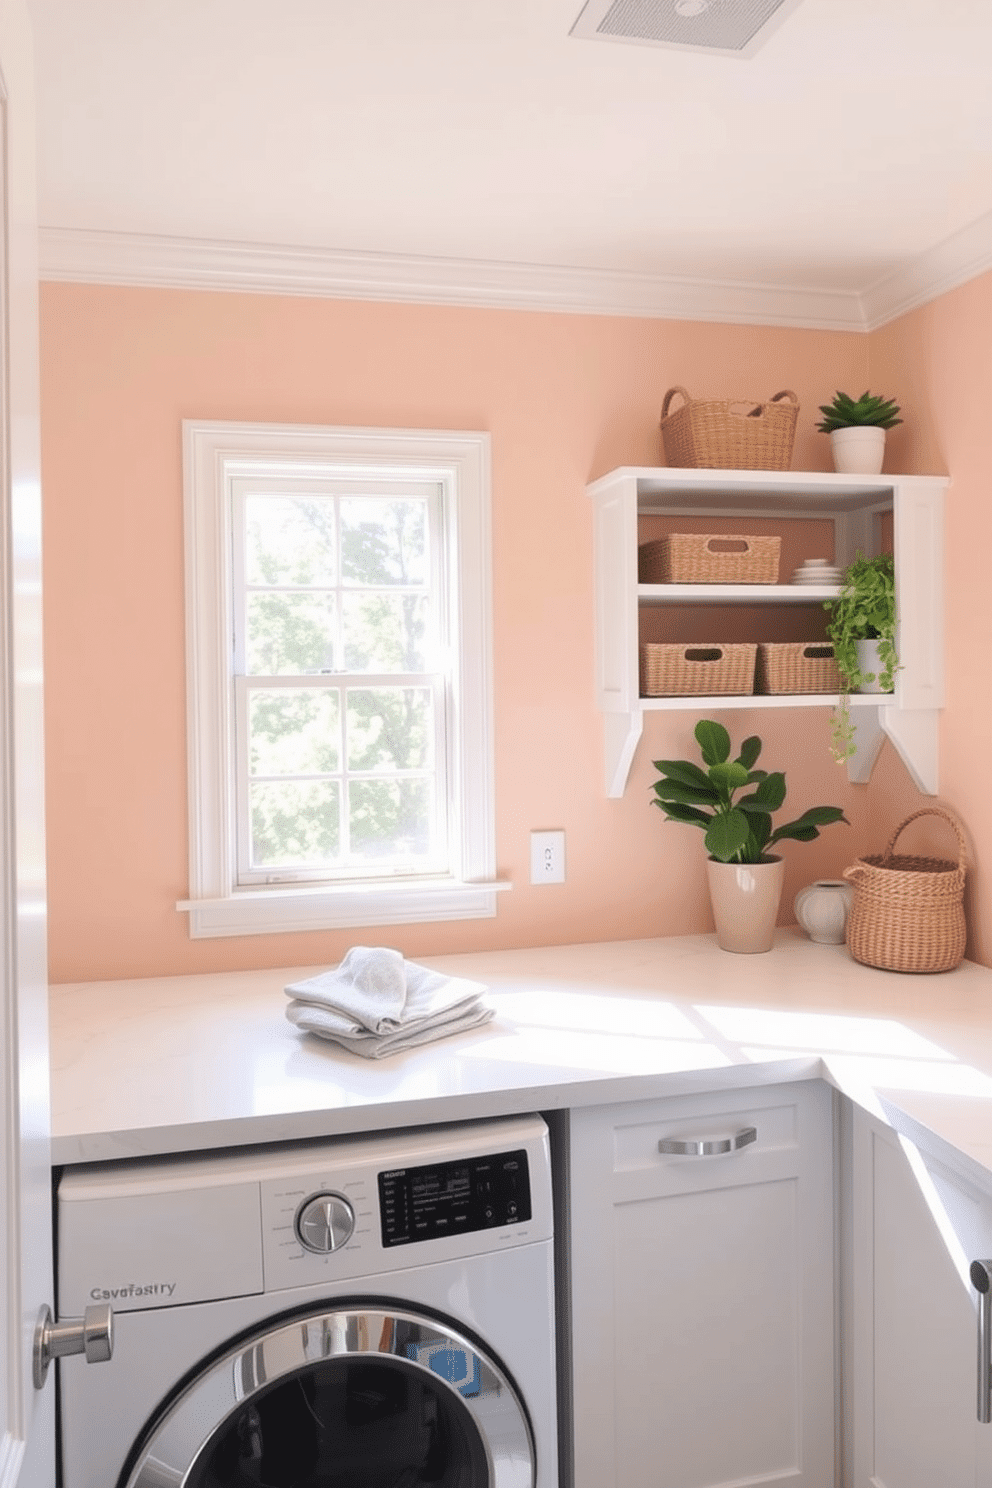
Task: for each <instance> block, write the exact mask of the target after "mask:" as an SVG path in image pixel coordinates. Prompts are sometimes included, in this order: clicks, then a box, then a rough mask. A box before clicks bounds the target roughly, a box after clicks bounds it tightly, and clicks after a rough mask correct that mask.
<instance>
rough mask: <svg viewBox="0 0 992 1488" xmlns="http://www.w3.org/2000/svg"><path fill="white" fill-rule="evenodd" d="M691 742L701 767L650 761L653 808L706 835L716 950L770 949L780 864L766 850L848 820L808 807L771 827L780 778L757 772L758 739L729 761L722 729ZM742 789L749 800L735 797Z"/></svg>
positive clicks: (704, 725)
mask: <svg viewBox="0 0 992 1488" xmlns="http://www.w3.org/2000/svg"><path fill="white" fill-rule="evenodd" d="M695 736H696V742H697V744H698V745H699V748H700V751H701V753H702V757H703V765H704V766H705V767H706V768H705V769H701V768H700V766H699V765H697V764H694V763H693V762H692V761H691V760H655V762H654V767H655V769H656V770H658V771H660V773H661V776H662V778H661V779H660V780H658V781H656V782H655V784H654V786H653V787H652V789H653V790H654V801H653V803H652V804H653V805H655V806H657V807H658V808H659V809H660V810H661V811H663V812H664V813H665V815H666V816H667V817H668V819H669V821H676V822H686V823H687V824H688V825H689V826H693V827H699V828H700V829H701V830H702V831H703V832H705V834H706V838H705V841H706V847H707V849H708V851H709V855H710V856H709V860H708V861H707V864H706V869H707V874H708V877H709V888H710V902H711V904H712V906H713V918H714V920H715V922H716V936H717V943H718V944H719V946H720V947H721V949H722V950H725V951H738V952H743V953H751V952H755V951H770V950H771V948H772V943H773V941H774V937H775V921H776V919H777V918H778V906H779V900H780V899H781V896H782V882H783V878H784V872H785V865H784V863H783V861H782V859H781V858H780V857H778V856H777V855H776V854H775V853H772V852H769V849H770V848H771V847H774V846H775V844H776V843H777V842H782V841H784V840H786V839H788V838H791V839H792V840H793V841H795V842H812V841H813V839H814V837H819V835H820V828H821V827H824V826H828V825H829V824H830V823H831V822H837V821H844V822H846V821H847V818H846V816H845V815H844V813H843V811H842V810H841V808H840V807H839V806H811V807H810V809H809V810H808V811H804V812H803V814H802V816H800V817H797V818H796V820H795V821H791V822H787V823H785V825H784V826H780V827H776V828H774V829H773V827H772V813H773V812H775V811H777V810H778V809H779V807H780V806H781V805H782V804H783V802H784V801H785V775H784V774H783V773H782V772H781V771H773V772H771V773H770V772H769V771H767V770H756V769H755V768H754V766H755V762H756V761H757V759H758V756H759V755H760V753H761V740H760V739H759V738H758V737H757V736H756V735H755V736H753V737H752V738H750V739H745V740H744V743H743V744H742V745H741V747H740V752H739V754H738V755H737V758H736V759H733V760H732V759H731V758H730V749H731V745H730V735H729V734H728V733H727V730H726V729H725V728H724V727H723V725H722V724H719V723H717V722H716V721H715V720H714V719H711V718H703V719H701V720H700V721H699V723H697V724H696V729H695ZM743 790H747V791H748V794H747V795H739V792H740V791H743Z"/></svg>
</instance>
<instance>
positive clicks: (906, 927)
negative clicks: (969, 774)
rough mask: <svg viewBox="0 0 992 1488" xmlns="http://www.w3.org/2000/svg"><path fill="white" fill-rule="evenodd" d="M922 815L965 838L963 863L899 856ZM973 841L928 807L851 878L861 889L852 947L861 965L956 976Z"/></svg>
mask: <svg viewBox="0 0 992 1488" xmlns="http://www.w3.org/2000/svg"><path fill="white" fill-rule="evenodd" d="M918 816H938V817H940V818H941V820H942V821H945V822H946V823H947V825H948V826H949V827H950V828H951V829H952V831H953V832H954V835H955V836H956V838H957V841H958V858H957V862H954V861H953V860H952V859H950V858H921V857H907V856H903V855H896V854H895V852H894V848H895V845H896V839H897V838H898V836H899V834H900V833H901V832H902V831H903V829H904V828H905V827H908V826H909V824H910V822H911V821H915V820H916V818H917V817H918ZM964 875H965V840H964V832H963V831H962V829H961V823H960V822H959V821H958V820H957V818H956V817H954V816H952V815H951V813H950V812H949V811H945V810H943V808H942V807H940V806H924V807H922V808H921V810H919V811H914V812H913V814H912V815H911V816H907V817H906V820H905V821H904V822H902V823H900V825H899V826H898V827H896V830H895V831H894V832H893V834H892V836H891V837H890V838H889V842H888V846H887V847H886V849H885V851H884V853H882V854H881V855H875V856H872V857H866V858H859V859H858V861H857V862H856V863H854V864H853V865H852V867H850V868H845V869H844V877H845V878H846V879H849V880H850V882H851V883H853V885H854V899H853V902H852V904H851V913H850V915H849V916H848V921H847V944H848V948H849V949H850V952H851V955H852V956H853V957H854V959H855V961H860V962H862V963H863V964H864V965H865V966H878V967H880V968H881V969H882V970H883V971H912V972H924V973H926V972H936V971H953V969H954V967H955V966H957V965H958V964H959V962H960V961H961V960H962V959H963V957H964V947H965V937H966V927H965V917H964Z"/></svg>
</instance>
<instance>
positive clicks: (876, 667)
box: [854, 641, 891, 692]
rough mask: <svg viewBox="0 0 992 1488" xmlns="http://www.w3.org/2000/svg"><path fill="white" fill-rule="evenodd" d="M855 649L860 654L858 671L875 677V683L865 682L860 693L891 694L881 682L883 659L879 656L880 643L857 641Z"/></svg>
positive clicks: (860, 688)
mask: <svg viewBox="0 0 992 1488" xmlns="http://www.w3.org/2000/svg"><path fill="white" fill-rule="evenodd" d="M854 646H855V649H856V651H857V653H858V670H859V671H860V672H862V673H864V674H865V675H866V676H868V675H872V676H874V678H875V680H874V682H865V683H863V684H862V685H861V686H860V687H859V688H858V691H859V692H889V691H891V689H890V688H887V687H883V686H882V684H881V682H879V680H878V679H879V677H880V676H881V675H882V658H881V657H880V656H879V654H878V641H855V643H854Z"/></svg>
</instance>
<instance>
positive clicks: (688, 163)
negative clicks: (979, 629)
mask: <svg viewBox="0 0 992 1488" xmlns="http://www.w3.org/2000/svg"><path fill="white" fill-rule="evenodd" d="M716 3H717V4H723V3H730V0H716ZM29 4H30V9H31V13H32V16H33V18H34V22H35V30H36V54H37V73H38V128H39V141H38V143H39V155H38V160H39V165H38V170H39V215H40V221H41V224H42V228H43V233H42V262H43V271H44V272H46V273H47V274H48V276H49V277H64V278H72V277H77V278H79V277H82V278H100V277H110V278H114V277H118V278H123V279H127V278H128V277H129V274H130V276H131V277H132V278H137V279H138V280H139V281H140V279H141V272H140V271H139V266H140V264H141V263H144V264H145V266H146V279H147V278H149V275H150V281H149V282H154V280H155V273H158V274H159V277H160V278H162V280H163V282H165V279H167V278H168V274H167V273H166V269H165V268H163V264H164V263H165V261H166V259H169V260H170V262H171V269H170V270H169V272H171V273H172V275H173V277H174V278H176V279H181V278H182V277H183V273H184V272H185V273H186V274H187V276H188V277H189V279H190V282H196V269H197V266H199V270H200V277H201V282H202V281H203V274H204V273H206V275H207V281H206V282H211V281H210V274H209V272H208V267H209V265H212V266H213V270H214V275H215V278H214V281H213V282H218V283H222V282H224V277H225V275H226V276H227V279H228V280H229V281H233V278H234V277H236V276H235V266H236V265H240V268H241V270H243V271H244V272H245V273H247V272H248V269H249V266H250V264H251V263H254V264H255V265H256V267H259V266H261V268H262V269H264V266H265V265H266V264H267V265H268V268H269V271H270V274H269V282H270V283H271V284H273V285H275V286H276V287H280V286H279V283H278V281H279V278H280V276H282V277H283V278H285V277H286V276H288V277H289V279H290V280H292V278H293V276H294V272H296V271H298V275H297V277H298V278H299V282H300V285H301V287H305V286H306V285H307V284H309V285H310V287H311V288H312V289H315V290H317V292H320V290H321V286H322V285H323V288H324V290H325V292H335V291H334V284H335V282H337V283H338V284H339V287H340V284H341V282H342V275H344V277H345V278H347V279H348V282H349V283H350V284H351V285H352V291H351V292H361V288H362V285H363V283H364V285H365V287H366V289H368V288H369V287H370V286H371V287H372V288H373V290H374V288H375V286H376V284H379V285H380V286H384V285H386V281H388V282H389V284H390V285H392V290H393V297H407V298H410V297H417V294H416V290H415V288H414V289H413V290H410V289H409V286H410V285H413V286H416V284H417V283H419V284H420V286H421V293H422V294H424V293H426V294H427V295H428V297H432V298H433V297H436V298H445V295H444V293H442V292H441V288H443V285H444V284H445V283H447V284H448V285H449V288H450V286H451V285H452V284H455V283H459V282H460V283H461V285H462V290H461V298H462V299H463V300H467V299H469V300H470V299H471V298H472V295H475V296H476V302H478V298H479V295H480V294H481V295H482V298H483V300H484V299H485V285H486V284H488V285H489V295H490V298H491V299H492V300H493V302H499V300H500V295H501V293H502V296H503V299H504V300H506V299H507V297H508V296H509V299H511V300H512V299H513V295H512V294H509V291H508V289H507V286H509V285H512V286H515V293H516V298H517V301H519V302H521V303H542V302H546V303H549V304H556V303H557V304H561V303H564V302H567V301H568V300H569V298H570V297H571V300H572V301H575V302H576V303H577V304H578V302H579V301H581V299H582V296H583V295H585V296H586V298H587V299H588V298H590V296H591V298H592V299H595V298H596V295H597V294H598V295H599V297H600V299H601V300H602V303H601V304H598V305H597V304H592V303H590V304H589V305H588V306H586V308H600V309H604V308H616V309H621V310H623V309H626V310H628V311H633V310H636V309H638V307H640V308H641V309H645V308H646V309H648V310H649V312H650V308H651V303H652V302H653V303H655V305H656V313H673V309H672V307H676V308H677V306H678V305H679V304H681V305H683V306H684V307H685V308H686V309H687V310H689V311H690V312H695V311H696V310H697V309H698V307H699V305H702V304H705V303H710V304H711V305H712V306H715V307H716V310H717V314H719V307H720V306H721V305H726V306H727V307H730V308H732V307H733V306H734V305H738V306H739V307H743V309H746V307H747V306H748V305H750V306H752V307H756V310H757V312H758V318H761V317H760V307H761V306H762V305H766V306H776V305H777V306H778V308H779V311H780V313H778V314H777V315H776V314H771V313H769V314H768V315H766V316H765V318H771V319H775V318H778V319H782V320H786V321H788V320H790V319H791V320H792V321H794V322H795V323H800V322H802V321H803V320H804V319H805V320H806V321H808V322H817V321H819V322H820V323H834V322H835V323H838V324H840V323H843V322H844V321H845V320H850V321H851V322H852V323H856V322H860V323H866V322H870V321H871V319H872V315H873V314H874V316H875V318H876V319H877V318H878V317H879V316H880V315H882V316H884V313H885V309H886V305H887V304H888V302H889V301H891V302H892V305H897V304H898V305H902V304H903V303H907V304H908V303H910V302H911V301H912V300H913V297H914V295H915V297H916V299H919V298H920V297H925V295H926V294H927V293H929V292H933V290H934V287H936V288H941V287H943V286H944V284H945V283H948V282H953V281H954V279H955V278H957V279H960V278H962V277H968V276H970V274H971V273H974V272H978V271H981V270H982V269H984V268H986V267H990V266H992V3H990V0H802V3H800V4H799V5H798V6H797V8H796V9H795V10H793V11H792V12H791V13H790V14H788V15H787V16H786V19H785V20H784V21H783V22H782V24H781V25H780V26H779V27H778V28H777V29H775V30H774V31H773V33H772V34H771V35H770V36H769V38H768V40H767V41H766V42H765V44H764V45H763V46H762V48H761V49H760V50H759V51H758V53H757V54H756V55H755V56H753V57H751V58H750V59H748V60H740V59H737V58H725V57H722V56H705V55H700V54H698V53H681V52H675V51H672V50H669V49H664V48H658V47H652V46H636V45H630V44H622V43H616V42H606V41H589V40H579V39H576V38H574V37H570V36H569V30H570V28H571V26H572V25H573V23H574V22H575V20H576V17H577V15H578V13H579V11H580V10H581V8H582V0H350V3H344V0H280V3H278V4H273V3H269V0H266V3H263V0H29ZM163 240H169V241H168V242H164V241H163ZM260 248H264V249H265V250H267V252H263V253H261V254H259V252H258V250H259V249H260ZM153 250H154V251H153ZM211 255H212V256H211ZM152 260H154V261H155V262H156V263H157V264H158V269H157V270H155V271H154V272H153V271H152V270H151V269H149V268H148V265H149V263H151V262H152ZM128 265H130V269H129V268H128ZM115 266H116V267H115ZM205 266H207V267H205ZM294 266H295V269H294ZM507 266H513V267H512V268H510V267H507ZM345 270H346V272H345ZM561 271H567V272H564V273H563V272H561ZM404 275H405V276H406V281H407V282H408V291H407V292H404V291H403V289H402V282H401V281H404ZM163 276H164V277H163ZM322 276H323V277H322ZM263 280H264V273H263ZM469 281H471V282H472V288H471V292H469V290H468V289H466V287H465V286H466V284H467V283H468V282H469ZM431 284H435V285H436V286H440V288H438V292H437V293H436V294H431V292H430V285H431ZM480 286H482V288H481V289H480ZM886 286H889V287H890V289H891V293H888V291H887V290H886ZM256 287H257V286H256ZM282 287H284V286H282ZM342 292H349V291H348V290H343V291H342ZM383 292H384V293H387V294H388V293H389V292H390V291H389V288H388V286H386V288H384V289H383ZM887 295H888V298H887ZM556 296H557V299H556ZM652 296H653V301H652ZM873 296H874V300H873V299H872V297H873ZM448 297H451V295H449V296H448ZM455 297H456V298H457V297H458V296H457V295H455ZM611 297H612V302H611ZM666 306H667V307H668V309H666ZM790 307H791V308H790ZM866 307H867V308H866ZM580 308H581V306H580ZM714 318H715V317H714ZM719 318H734V316H732V315H730V314H727V315H726V316H723V315H719ZM738 318H748V316H747V315H746V314H743V313H742V315H741V316H740V317H738ZM752 318H753V317H752Z"/></svg>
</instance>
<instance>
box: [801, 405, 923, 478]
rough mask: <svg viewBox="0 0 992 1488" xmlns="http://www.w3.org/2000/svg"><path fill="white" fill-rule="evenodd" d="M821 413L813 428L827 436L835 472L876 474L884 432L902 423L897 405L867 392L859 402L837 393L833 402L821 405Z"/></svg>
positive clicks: (883, 454) (883, 451) (883, 443)
mask: <svg viewBox="0 0 992 1488" xmlns="http://www.w3.org/2000/svg"><path fill="white" fill-rule="evenodd" d="M820 412H821V413H822V414H823V418H822V420H821V421H820V423H818V424H817V426H816V427H817V428H818V429H819V430H820V432H821V433H822V434H829V435H830V447H831V449H832V451H833V457H834V469H835V470H836V471H837V472H838V473H839V474H842V475H878V474H879V473H880V471H881V469H882V461H883V460H884V458H885V431H886V429H894V428H895V426H896V424H901V423H902V419H901V418H900V417H899V405H898V403H894V402H893V401H892V399H891V398H884V397H882V396H880V395H877V394H872V393H867V392H865V393H862V394H861V397H860V398H858V399H854V398H852V397H850V396H849V395H848V394H847V393H841V392H837V393H835V394H834V397H833V401H832V402H830V403H821V404H820Z"/></svg>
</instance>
